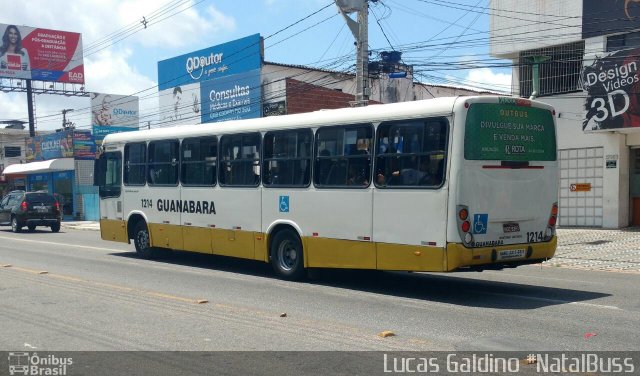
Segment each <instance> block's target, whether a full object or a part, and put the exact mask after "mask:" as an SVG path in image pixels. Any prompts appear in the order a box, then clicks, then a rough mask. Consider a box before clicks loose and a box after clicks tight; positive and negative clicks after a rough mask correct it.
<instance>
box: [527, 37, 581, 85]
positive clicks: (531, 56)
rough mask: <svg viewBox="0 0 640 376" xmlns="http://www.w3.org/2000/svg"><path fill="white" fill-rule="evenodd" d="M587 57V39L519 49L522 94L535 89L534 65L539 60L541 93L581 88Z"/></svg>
mask: <svg viewBox="0 0 640 376" xmlns="http://www.w3.org/2000/svg"><path fill="white" fill-rule="evenodd" d="M583 58H584V41H580V42H575V43H569V44H564V45H561V46H554V47H546V48H540V49H536V50H529V51H522V52H520V69H519V71H520V96H521V97H529V96H531V93H532V92H533V66H534V63H535V61H536V60H537V61H538V67H539V73H540V92H539V93H538V96H545V95H554V94H563V93H571V92H576V91H580V90H582V87H581V83H580V73H581V72H582V63H583Z"/></svg>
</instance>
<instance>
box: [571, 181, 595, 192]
mask: <svg viewBox="0 0 640 376" xmlns="http://www.w3.org/2000/svg"><path fill="white" fill-rule="evenodd" d="M569 190H570V191H571V192H589V191H591V183H573V184H571V185H570V186H569Z"/></svg>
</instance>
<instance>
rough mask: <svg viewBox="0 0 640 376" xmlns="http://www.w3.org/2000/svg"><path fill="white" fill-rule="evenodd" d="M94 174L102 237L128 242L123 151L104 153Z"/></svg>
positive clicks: (96, 165)
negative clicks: (124, 201) (123, 188)
mask: <svg viewBox="0 0 640 376" xmlns="http://www.w3.org/2000/svg"><path fill="white" fill-rule="evenodd" d="M93 176H94V179H95V181H94V185H97V186H98V195H99V196H100V231H101V236H102V239H104V240H115V241H121V242H127V241H128V237H127V231H126V222H125V221H126V218H124V217H123V216H124V215H123V205H122V194H123V192H122V153H121V152H120V151H107V152H105V153H103V154H102V155H101V156H100V158H99V159H98V160H96V163H95V168H94V174H93Z"/></svg>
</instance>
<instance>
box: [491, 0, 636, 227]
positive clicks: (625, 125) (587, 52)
mask: <svg viewBox="0 0 640 376" xmlns="http://www.w3.org/2000/svg"><path fill="white" fill-rule="evenodd" d="M489 8H490V9H491V25H490V31H491V54H492V56H495V57H498V58H504V59H510V60H512V61H513V76H512V77H513V78H512V90H513V94H514V95H516V96H520V97H529V96H530V95H531V94H532V91H534V81H535V80H534V77H535V74H534V70H535V67H536V65H537V67H538V69H539V81H538V82H539V89H538V98H537V99H538V100H540V101H542V102H546V103H549V104H551V105H553V106H554V107H555V108H556V116H557V124H558V149H559V153H558V158H559V162H560V192H559V196H560V198H559V206H560V216H559V224H560V226H592V227H604V228H621V227H627V226H630V225H635V226H638V225H640V90H639V89H640V85H639V84H637V83H638V82H640V76H639V75H638V66H639V65H640V57H639V55H640V54H639V53H638V51H640V50H637V48H639V47H640V31H639V30H640V4H638V3H636V2H630V1H602V0H563V1H549V0H530V1H519V0H492V1H491V2H490V7H489ZM587 109H589V111H587Z"/></svg>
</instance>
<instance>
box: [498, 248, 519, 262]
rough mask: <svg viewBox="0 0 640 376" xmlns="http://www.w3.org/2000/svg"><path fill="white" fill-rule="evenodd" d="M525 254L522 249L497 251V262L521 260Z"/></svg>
mask: <svg viewBox="0 0 640 376" xmlns="http://www.w3.org/2000/svg"><path fill="white" fill-rule="evenodd" d="M525 254H526V251H525V250H524V249H504V250H502V251H498V260H513V259H519V258H523V257H524V255H525Z"/></svg>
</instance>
